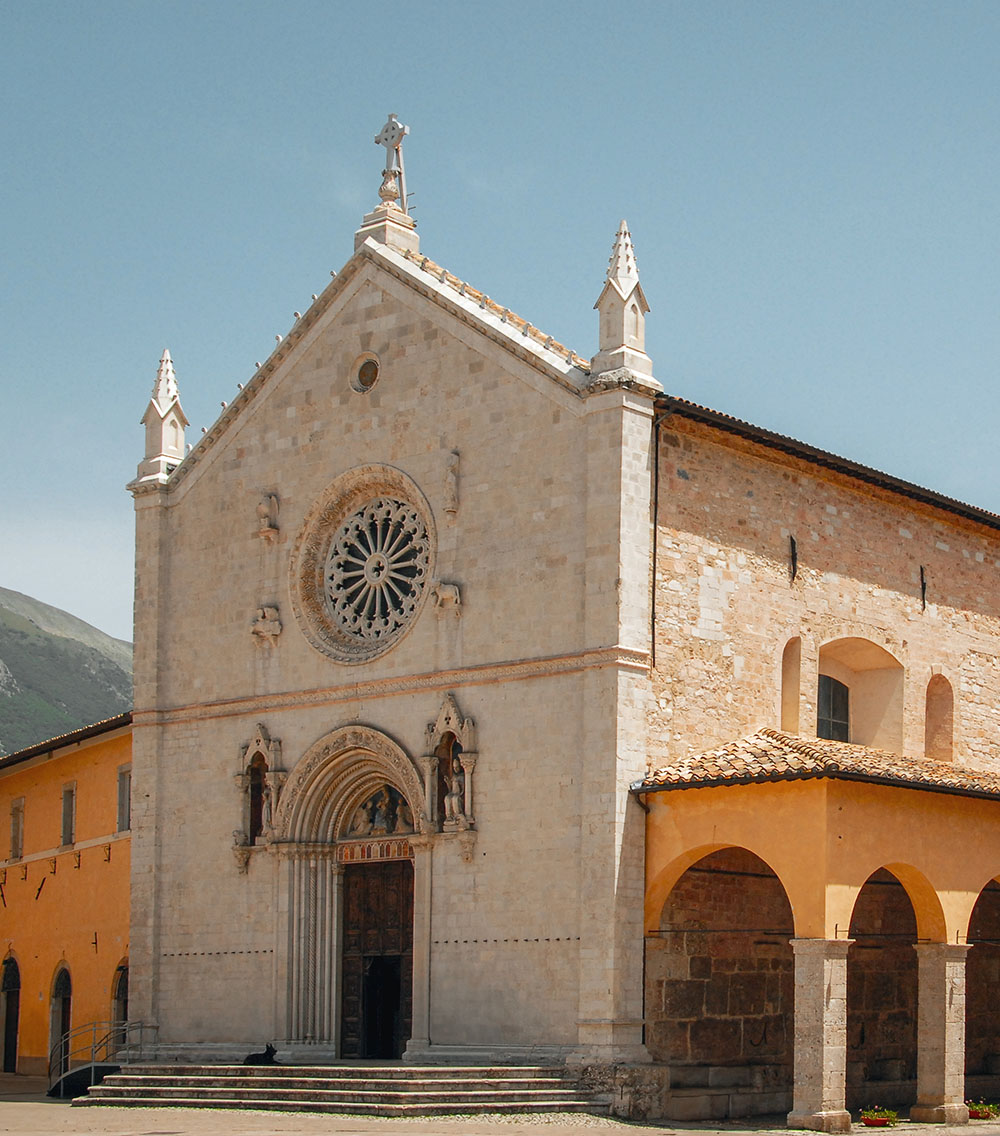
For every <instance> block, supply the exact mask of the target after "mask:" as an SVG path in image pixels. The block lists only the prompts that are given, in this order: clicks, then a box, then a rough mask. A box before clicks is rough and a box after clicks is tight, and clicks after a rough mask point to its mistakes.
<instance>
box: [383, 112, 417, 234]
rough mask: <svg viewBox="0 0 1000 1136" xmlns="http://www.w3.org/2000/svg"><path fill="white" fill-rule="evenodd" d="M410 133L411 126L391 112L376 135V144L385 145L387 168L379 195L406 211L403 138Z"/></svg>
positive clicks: (389, 203) (384, 171) (386, 201)
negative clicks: (405, 124) (404, 123)
mask: <svg viewBox="0 0 1000 1136" xmlns="http://www.w3.org/2000/svg"><path fill="white" fill-rule="evenodd" d="M409 133H410V128H409V127H408V126H404V125H403V123H401V122H400V121H399V119H398V118H397V117H396V115H394V114H390V115H389V117H388V119H387V120H386V124H385V126H383V127H382V129H381V130H380V131H379V133H378V134H376V135H375V144H376V145H377V146H384V147H385V169H384V170H383V171H382V186H381V188H380V189H379V191H378V195H379V197H380V198H381V199H382V201H383V202H384V203H385V204H386V205H395V206H396V208H398V209H401V210H402V211H403V212H404V213H407V212H408V210H407V208H406V175H405V174H404V173H403V139H404V138H405V137H406V135H407V134H409ZM397 179H398V181H397ZM397 202H398V204H397Z"/></svg>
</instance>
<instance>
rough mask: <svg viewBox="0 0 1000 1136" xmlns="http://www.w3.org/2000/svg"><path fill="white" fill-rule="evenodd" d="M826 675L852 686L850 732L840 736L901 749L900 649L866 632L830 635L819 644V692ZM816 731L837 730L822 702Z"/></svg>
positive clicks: (821, 734)
mask: <svg viewBox="0 0 1000 1136" xmlns="http://www.w3.org/2000/svg"><path fill="white" fill-rule="evenodd" d="M824 678H829V679H832V680H834V682H835V683H839V684H842V685H843V686H844V687H846V688H847V690H848V692H849V698H850V706H849V731H848V736H847V737H846V738H844V737H842V736H841V737H840V738H839V740H841V741H849V742H853V743H855V744H857V745H867V746H874V747H876V748H878V749H886V750H890V751H891V752H893V753H900V752H902V748H903V664H902V662H900V659H899V657H898V655H896V654H895V653H893V651H890V650H889V649H888V647H887V646H886V645H883V644H879V643H876V642H875V641H874V640H873V639H870V638H867V637H864V636H862V635H856V634H849V635H843V636H840V637H839V638H834V639H828V640H826V641H825V642H824V643H822V644H821V645H820V648H819V665H818V680H817V681H818V683H819V686H820V695H822V682H823V679H824ZM820 700H821V701H822V698H821V699H820ZM816 733H817V736H818V737H836V736H837V735H836V734H835V733H830V732H828V731H826V730H825V726H824V712H823V707H822V706H820V710H819V714H818V716H817V728H816Z"/></svg>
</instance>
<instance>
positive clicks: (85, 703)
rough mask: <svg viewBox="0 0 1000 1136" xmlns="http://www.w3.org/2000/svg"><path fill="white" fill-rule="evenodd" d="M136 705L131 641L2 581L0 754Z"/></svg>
mask: <svg viewBox="0 0 1000 1136" xmlns="http://www.w3.org/2000/svg"><path fill="white" fill-rule="evenodd" d="M131 705H132V645H131V644H130V643H124V642H122V640H120V639H113V638H112V637H111V636H110V635H105V634H104V632H103V631H98V630H97V628H96V627H91V626H90V624H89V623H84V622H83V620H82V619H77V618H76V617H75V616H73V615H70V614H69V613H68V612H65V611H60V610H59V609H58V608H55V607H50V606H49V605H48V604H43V603H40V602H39V601H38V600H34V599H32V598H31V597H30V596H25V595H22V594H21V593H20V592H12V591H10V590H8V589H7V588H0V754H5V753H13V752H14V751H15V750H18V749H22V748H23V747H24V746H28V745H33V744H34V743H35V742H40V741H45V740H46V739H47V738H51V737H55V736H57V735H58V734H64V733H66V732H67V731H69V730H75V729H77V728H79V727H80V726H86V725H89V724H90V723H91V722H98V721H100V720H101V719H102V718H109V717H111V716H112V715H114V714H120V713H121V712H122V711H123V710H128V709H129V707H130V706H131Z"/></svg>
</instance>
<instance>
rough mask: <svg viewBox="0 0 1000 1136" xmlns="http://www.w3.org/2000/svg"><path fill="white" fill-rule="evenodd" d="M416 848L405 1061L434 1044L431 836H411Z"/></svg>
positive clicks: (420, 1056) (421, 1054)
mask: <svg viewBox="0 0 1000 1136" xmlns="http://www.w3.org/2000/svg"><path fill="white" fill-rule="evenodd" d="M410 847H411V848H412V849H413V1022H412V1025H411V1028H410V1040H409V1041H408V1042H407V1044H406V1052H405V1053H404V1054H403V1060H404V1061H420V1060H423V1059H426V1057H427V1055H428V1051H429V1050H430V1046H431V863H432V852H433V848H434V844H433V841H432V838H431V837H430V836H426V835H425V836H411V837H410Z"/></svg>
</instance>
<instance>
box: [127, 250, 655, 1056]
mask: <svg viewBox="0 0 1000 1136" xmlns="http://www.w3.org/2000/svg"><path fill="white" fill-rule="evenodd" d="M362 352H374V353H376V354H377V355H378V356H379V359H380V363H381V370H380V375H379V380H378V383H377V385H376V386H375V387H374V388H372V390H371V391H369V392H368V393H361V392H359V391H357V390H355V389H353V388H352V386H351V382H350V378H351V376H352V373H353V371H352V366H353V363H354V361H355V360H356V359H357V358H358V356H359V355H360V354H361V353H362ZM630 397H631V396H626V395H623V394H622V393H621V392H614V391H612V392H607V393H604V394H600V395H597V396H595V397H593V398H591V399H582V398H581V397H580V396H579V395H577V394H575V393H573V392H572V391H569V390H566V389H565V388H564V387H562V386H560V385H559V384H557V383H555V382H554V381H553V380H552V379H551V378H550V377H549V376H546V375H540V374H538V373H537V372H536V371H535V370H533V369H532V368H531V367H530V366H529V365H528V364H526V363H523V362H521V361H519V360H517V359H516V358H514V357H513V356H512V355H511V354H510V353H509V352H506V351H504V350H503V349H502V348H500V347H498V346H497V345H496V344H494V343H491V342H489V341H488V340H485V339H484V338H482V337H480V336H478V335H476V334H475V333H474V332H472V331H471V330H470V329H469V328H467V327H464V326H459V325H457V324H456V323H455V322H454V321H451V320H450V317H448V316H447V315H446V314H444V313H442V312H441V310H440V309H439V308H437V307H436V306H435V305H434V304H433V303H431V302H430V301H429V300H427V299H426V298H424V297H422V296H420V295H417V294H415V293H414V292H413V291H412V290H411V289H409V288H407V287H406V286H405V285H404V284H402V283H401V282H400V281H398V280H395V279H393V278H391V277H389V276H387V275H385V274H382V273H379V272H378V271H376V270H375V268H373V267H372V266H371V265H370V264H369V265H365V266H363V267H362V268H361V269H360V271H359V274H358V275H357V277H356V279H355V280H354V282H353V283H352V284H351V286H350V287H345V289H344V291H343V293H342V294H341V295H340V297H339V298H338V299H337V301H336V302H335V303H334V305H333V306H332V307H331V308H330V309H329V310H328V312H327V313H326V315H325V316H324V317H323V318H322V319H321V320H319V321H318V322H317V323H316V325H315V326H314V327H313V328H312V329H311V330H310V331H309V332H308V333H307V334H306V335H305V336H304V337H303V339H302V340H301V342H300V343H299V344H297V346H296V348H295V351H294V353H293V355H291V356H290V357H289V358H288V360H287V362H286V364H284V365H283V367H282V369H280V370H279V371H278V372H276V373H275V374H274V376H273V377H272V378H271V380H270V382H269V383H268V385H267V386H266V387H265V388H264V389H263V390H262V391H261V392H260V394H259V395H258V396H257V397H256V398H255V400H254V401H253V402H252V403H251V404H250V405H249V406H248V407H246V409H245V410H244V411H243V412H242V414H241V415H240V416H239V417H238V418H237V419H236V420H235V421H234V422H233V423H232V424H231V425H230V426H228V427H227V428H226V431H225V432H224V434H223V436H222V437H221V439H220V440H219V441H218V442H216V443H215V444H214V445H213V446H206V448H205V451H204V453H201V452H199V451H198V450H196V451H195V453H194V454H193V455H192V456H191V457H190V458H189V459H188V461H189V462H191V466H190V467H188V470H189V472H188V471H187V470H185V469H184V468H182V470H181V474H182V476H180V477H179V478H178V481H177V484H176V488H174V489H172V490H171V491H170V492H168V493H164V494H161V495H160V501H159V502H158V504H157V505H156V506H155V507H153V506H150V505H148V504H147V502H148V499H147V498H140V500H139V505H140V508H139V509H138V510H137V527H138V530H139V535H138V538H137V548H138V550H139V551H138V564H137V608H136V610H137V629H136V641H137V655H138V656H141V658H140V659H139V661H138V662H137V667H138V668H139V671H140V672H141V674H142V675H143V676H144V677H143V680H142V682H141V684H140V685H139V686H137V702H136V714H137V722H138V726H137V730H136V758H135V764H136V769H137V772H136V783H137V785H138V784H140V783H141V785H142V794H143V803H142V806H141V808H142V810H143V816H144V821H143V824H144V832H143V835H142V838H141V841H137V848H138V849H140V854H138V855H137V863H136V870H135V873H134V877H133V907H134V925H135V926H136V927H137V928H139V933H138V936H137V941H136V943H135V944H134V950H133V955H134V963H133V965H134V967H135V968H136V969H137V970H138V972H139V979H138V989H139V990H140V1008H142V1007H148V1015H149V1016H150V1017H151V1018H153V1019H155V1020H158V1021H159V1022H160V1024H161V1030H162V1034H161V1037H162V1039H163V1040H165V1041H168V1042H170V1041H178V1042H179V1041H182V1040H188V1041H210V1040H222V1041H228V1040H233V1041H239V1042H241V1043H242V1042H244V1041H245V1042H247V1043H257V1042H258V1041H259V1039H260V1036H261V1032H260V1031H261V1028H262V1023H263V1022H264V1020H265V1017H264V1014H265V1013H268V1014H270V1022H271V1032H272V1033H273V1034H274V1035H275V1036H277V1033H278V1028H279V1023H280V1020H281V1007H282V999H283V997H284V994H283V983H285V982H286V981H287V958H286V957H284V958H283V956H287V953H288V950H289V945H288V943H287V942H283V941H281V937H280V935H279V933H278V926H279V924H280V918H279V915H280V911H279V905H281V904H284V903H286V902H287V895H285V893H284V892H283V891H282V885H281V884H280V869H279V866H278V860H277V857H276V856H274V855H273V854H272V853H270V852H268V851H262V850H257V849H255V850H253V851H252V852H251V853H250V855H249V865H248V870H247V872H246V873H245V874H242V873H241V872H240V871H239V867H238V861H237V858H236V857H235V856H234V854H233V832H234V830H236V829H238V828H239V827H240V825H241V821H242V802H241V797H240V790H239V788H238V786H237V785H236V783H235V780H234V779H235V776H236V775H237V774H238V773H239V772H240V750H241V746H243V745H245V744H246V743H247V741H248V740H249V739H250V738H251V737H252V735H253V733H254V731H255V729H256V726H257V723H261V724H262V725H264V726H265V727H266V729H267V731H268V732H269V734H270V736H271V738H276V739H280V742H281V751H282V758H283V764H284V767H285V769H286V770H287V771H289V772H291V771H293V770H294V768H295V766H296V764H297V762H298V761H299V760H300V759H301V757H302V755H303V754H304V753H306V751H307V750H308V749H309V747H310V746H313V745H314V744H315V743H316V742H317V741H318V740H319V739H321V738H323V737H324V736H325V735H327V734H328V733H330V732H331V731H332V730H334V729H337V728H339V727H341V726H345V725H349V724H352V723H361V724H364V725H366V726H370V727H373V728H374V729H376V730H379V731H382V732H383V733H385V734H386V735H387V736H388V737H389V738H391V739H392V740H393V741H395V742H396V743H398V744H399V745H400V746H401V747H402V748H403V750H404V751H405V752H406V753H407V754H408V755H409V756H410V757H411V758H413V759H414V760H418V759H419V757H420V755H421V754H422V753H423V752H424V747H425V737H424V731H425V727H426V726H427V724H428V722H432V721H434V719H435V718H436V716H437V714H438V711H439V709H440V707H441V704H442V700H443V699H444V697H445V695H446V693H447V692H449V691H452V692H454V694H455V697H456V699H457V701H458V705H459V707H460V710H461V712H462V714H464V715H468V716H471V717H472V718H474V719H475V721H476V724H477V728H478V735H479V736H478V747H479V755H480V756H479V761H478V764H477V766H476V771H475V789H476V791H475V814H476V826H477V837H476V843H475V846H474V848H473V851H472V854H471V860H470V861H468V862H467V861H466V860H464V859H463V858H462V856H461V854H460V849H459V845H458V843H457V841H456V840H454V839H448V838H446V837H444V836H442V837H438V838H435V841H434V846H433V850H432V853H431V862H432V865H433V867H432V881H431V905H432V907H431V937H432V943H431V999H430V1021H431V1034H432V1041H435V1042H438V1043H440V1044H458V1045H462V1044H464V1045H483V1044H498V1043H504V1044H507V1043H511V1044H514V1043H541V1044H552V1045H558V1046H567V1045H571V1044H573V1043H574V1042H575V1041H576V1040H577V1030H578V1027H577V1022H578V1018H579V1016H580V1005H581V999H582V998H583V996H584V991H585V990H589V991H590V995H591V1001H592V1004H593V1007H594V1011H593V1016H594V1018H595V1019H598V1020H600V1021H601V1022H603V1023H608V1022H609V1021H612V1020H613V1019H614V1018H615V1016H616V1014H618V1010H617V1009H616V1007H615V1004H614V1003H615V1002H616V1000H617V1001H622V1000H623V999H624V1000H625V1001H626V1002H627V1003H628V1013H629V1015H631V1017H632V1018H633V1028H634V1031H635V1032H636V1034H637V1033H638V1029H639V1019H640V1017H641V955H640V954H639V953H638V952H639V950H640V949H641V946H637V944H641V933H640V931H639V929H640V928H641V904H642V873H641V856H642V824H641V821H640V820H639V819H637V818H639V816H640V810H639V809H638V806H636V805H635V803H634V802H632V801H631V800H630V799H629V797H628V792H627V789H628V784H629V782H630V781H631V780H632V779H634V778H635V777H636V776H638V775H639V774H640V773H641V772H642V770H643V768H644V763H645V752H646V747H645V736H644V731H645V724H646V720H647V719H646V714H645V712H644V710H643V709H641V708H642V707H644V706H645V699H646V698H647V697H648V681H647V680H646V679H645V678H644V677H642V676H641V672H642V669H643V666H644V655H643V651H644V650H645V649H646V648H647V647H648V627H649V619H648V612H649V587H648V584H649V577H648V564H649V556H648V548H649V540H650V529H649V509H648V496H649V483H648V464H649V423H650V408H649V407H648V405H646V406H645V407H642V406H639V405H638V402H637V400H635V399H632V400H631V403H632V404H634V405H629V399H630ZM638 401H640V402H641V400H638ZM623 438H625V439H627V440H628V444H627V445H626V447H625V450H624V457H623ZM633 441H634V443H635V447H636V449H635V452H634V453H633V452H632V450H631V449H630V447H631V445H632V442H633ZM456 451H457V452H458V454H459V459H458V480H457V497H458V500H457V508H454V507H453V506H454V504H455V502H454V499H453V498H454V491H455V486H454V483H453V482H449V476H450V470H451V469H452V465H453V463H452V457H453V454H454V453H455V452H456ZM366 464H380V465H385V466H390V467H392V468H394V469H397V470H400V471H402V473H403V474H405V475H406V476H407V477H408V478H410V479H412V482H413V483H414V484H415V485H416V486H417V488H418V489H419V491H420V493H421V494H422V495H423V497H424V498H425V500H426V507H427V511H428V514H429V516H430V518H431V521H432V526H433V529H434V537H435V542H436V554H435V559H434V563H433V565H432V574H433V577H434V579H435V580H439V581H443V582H445V583H448V584H454V585H456V586H457V588H458V592H459V595H460V600H461V602H460V606H459V607H458V609H457V610H456V609H455V608H454V607H452V608H448V607H445V606H442V607H438V606H436V605H435V604H434V602H433V600H432V598H431V597H428V599H427V601H426V602H425V603H424V604H423V606H422V608H421V610H420V612H419V614H418V615H417V617H416V619H415V620H414V622H413V625H412V627H411V628H410V629H409V630H408V632H407V633H406V634H405V635H404V636H403V637H402V638H401V639H400V640H399V642H398V643H397V644H396V645H395V646H394V647H393V648H392V649H391V650H390V651H388V652H387V653H386V654H384V655H382V656H381V657H379V658H377V659H374V660H372V661H369V662H364V663H357V664H345V663H342V662H337V661H335V660H333V659H330V658H328V657H326V656H325V655H323V654H321V653H320V652H319V651H318V650H317V649H316V648H315V647H314V646H313V645H311V643H310V642H309V641H308V640H307V638H306V636H305V635H304V634H303V631H302V629H301V628H300V627H299V625H298V623H297V621H296V618H295V615H294V612H293V604H292V591H291V586H290V565H291V564H292V562H293V558H294V554H295V550H296V547H297V543H298V541H299V538H300V534H301V533H302V531H303V527H304V525H305V524H306V521H307V518H308V517H309V514H310V511H311V510H312V509H313V508H314V506H315V504H316V502H317V501H319V500H320V499H321V498H322V497H323V494H324V493H326V492H327V490H328V489H329V487H330V486H331V484H332V483H333V482H334V481H335V480H336V479H337V478H338V477H339V476H340V475H342V474H344V473H345V472H346V471H349V470H352V469H355V468H357V467H358V466H362V465H366ZM644 474H645V476H646V478H647V480H646V482H645V489H644V488H643V484H644V483H643V476H644ZM623 480H627V481H628V483H629V486H630V489H629V502H628V503H627V504H626V506H625V507H623V503H622V482H623ZM267 497H273V498H275V499H276V503H275V506H274V515H273V517H272V521H273V528H274V530H276V531H272V532H270V533H268V534H267V536H266V537H262V535H261V533H260V528H259V517H258V512H257V507H258V505H259V504H260V502H261V501H262V500H263V499H265V498H267ZM625 538H627V541H626V540H625ZM643 541H645V544H643V543H642V542H643ZM623 547H624V551H623ZM261 608H273V609H275V611H276V617H277V620H278V622H280V625H281V627H280V633H278V634H277V635H276V636H275V637H274V638H273V640H272V641H271V642H267V641H264V640H262V639H260V638H259V637H256V636H255V635H254V634H253V633H252V631H251V624H252V622H253V620H254V618H255V615H256V614H257V613H258V611H259V609H261ZM269 619H270V620H271V621H272V622H273V619H272V617H269ZM623 625H626V626H627V627H628V629H629V630H628V633H627V634H626V635H625V636H624V637H623V634H622V631H621V627H622V626H623ZM623 638H624V641H623ZM622 649H624V650H625V652H626V656H627V658H626V660H625V663H624V664H620V661H619V655H620V654H621V651H622ZM602 652H603V654H602ZM628 652H632V654H631V655H629V654H628ZM621 665H624V667H625V670H626V672H627V674H628V676H629V677H628V678H627V680H622V679H621V678H620V666H621ZM623 691H624V694H623ZM139 692H141V695H140V693H139ZM622 699H624V700H625V701H627V702H628V703H629V705H630V706H631V707H633V710H630V711H629V714H628V715H627V718H628V721H629V725H628V728H627V730H625V731H624V732H622V731H620V730H619V726H618V721H619V719H618V710H617V706H618V702H619V701H620V700H622ZM619 754H623V755H624V757H623V759H622V760H621V761H620V760H619ZM632 813H634V814H635V816H634V817H633V816H632V815H631V814H632ZM623 846H627V853H626V855H625V859H626V860H627V861H628V863H630V864H632V865H633V867H634V873H633V875H632V876H631V878H630V879H629V880H628V881H626V883H625V886H623V888H622V889H620V891H616V888H618V880H617V877H616V871H617V870H619V869H620V868H621V863H620V860H621V859H622V848H623ZM598 863H600V872H601V888H602V890H601V892H600V895H599V900H595V899H594V898H593V897H594V896H595V895H597V893H596V892H595V891H594V890H593V887H592V880H591V878H590V875H592V874H593V873H594V872H595V871H596V870H597V867H596V866H597V865H598ZM588 865H589V866H588ZM588 873H590V875H588ZM582 897H589V898H590V899H591V900H592V901H593V904H594V907H595V911H596V912H597V913H598V914H599V915H600V916H601V918H599V919H588V920H586V921H581V918H580V910H581V903H582V902H583V900H582ZM619 899H620V904H621V910H620V911H619V910H618V909H617V908H616V903H618V902H619ZM623 913H625V914H627V918H626V919H625V920H624V921H617V922H616V920H617V918H618V915H621V914H623ZM623 927H624V928H625V931H624V934H626V936H629V935H630V936H631V939H630V940H629V942H628V943H627V944H626V943H624V942H623V943H619V944H618V946H617V948H616V947H615V946H614V944H612V949H610V950H608V949H607V948H606V946H605V944H604V942H603V939H605V938H607V937H609V936H610V937H611V938H612V939H614V937H615V936H616V935H621V934H622V933H623V932H622V928H623ZM588 936H590V942H589V943H588ZM595 937H596V938H598V939H601V942H599V943H597V944H596V945H595V943H594V940H595ZM632 940H634V942H633V941H632ZM616 949H617V954H616V953H615V951H616ZM585 958H586V959H588V960H590V961H587V962H584V961H583V960H584V959H585ZM593 960H598V961H599V963H600V965H595V962H594V961H593ZM208 985H212V986H213V989H229V990H232V989H233V988H238V989H240V990H250V991H253V994H254V996H253V997H252V998H240V999H231V1000H228V1001H227V1000H226V999H225V998H224V999H223V1002H218V1001H213V1000H212V999H213V998H214V997H215V995H214V994H213V995H211V996H203V994H202V991H203V990H204V989H205V988H206V987H207V986H208ZM623 991H625V992H626V993H625V994H623V993H622V992H623ZM258 995H259V997H258ZM143 1012H146V1010H145V1009H143Z"/></svg>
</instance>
